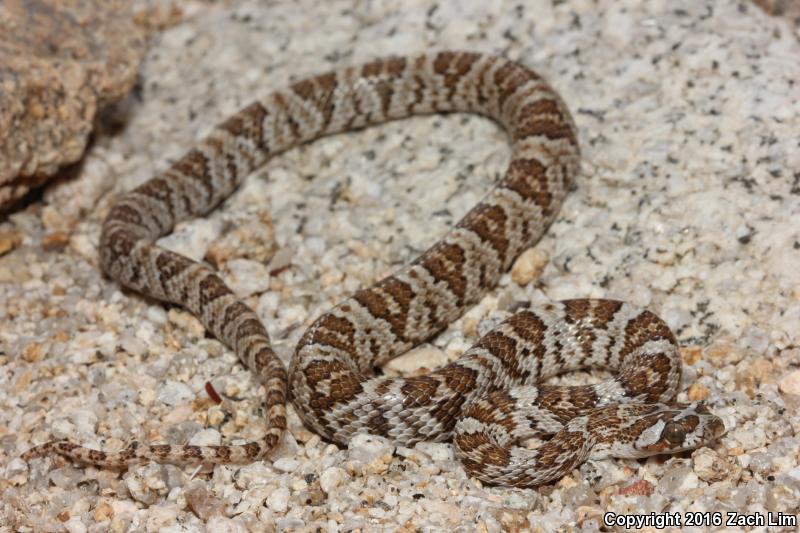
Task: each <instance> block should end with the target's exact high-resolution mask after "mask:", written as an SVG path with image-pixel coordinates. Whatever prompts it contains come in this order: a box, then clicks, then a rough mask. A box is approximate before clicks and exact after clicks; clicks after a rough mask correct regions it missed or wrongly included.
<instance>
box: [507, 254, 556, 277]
mask: <svg viewBox="0 0 800 533" xmlns="http://www.w3.org/2000/svg"><path fill="white" fill-rule="evenodd" d="M547 259H548V258H547V254H545V253H544V252H543V251H542V250H540V249H538V248H528V249H527V250H525V251H524V252H522V254H521V255H520V256H519V257H518V258H517V260H516V261H515V262H514V266H512V267H511V279H512V281H513V282H514V283H516V284H517V285H520V286H524V285H527V284H528V283H530V282H531V281H533V280H535V279H536V278H538V277H539V276H540V275H541V273H542V270H544V266H545V265H546V264H547Z"/></svg>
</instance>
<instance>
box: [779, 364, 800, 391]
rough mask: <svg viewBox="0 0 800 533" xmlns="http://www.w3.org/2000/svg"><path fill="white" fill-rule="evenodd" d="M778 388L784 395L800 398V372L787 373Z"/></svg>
mask: <svg viewBox="0 0 800 533" xmlns="http://www.w3.org/2000/svg"><path fill="white" fill-rule="evenodd" d="M778 388H779V389H780V391H781V392H783V393H784V394H794V395H797V396H800V370H794V371H792V372H788V373H786V374H785V375H784V376H783V377H781V379H780V381H779V382H778Z"/></svg>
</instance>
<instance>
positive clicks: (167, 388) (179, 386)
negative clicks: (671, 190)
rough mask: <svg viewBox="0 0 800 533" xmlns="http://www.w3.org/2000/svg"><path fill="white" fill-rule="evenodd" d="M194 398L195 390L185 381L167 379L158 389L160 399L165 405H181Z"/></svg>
mask: <svg viewBox="0 0 800 533" xmlns="http://www.w3.org/2000/svg"><path fill="white" fill-rule="evenodd" d="M192 398H194V392H192V389H191V388H190V387H189V386H188V385H186V384H185V383H181V382H179V381H173V380H171V379H170V380H167V382H166V383H164V385H162V386H161V387H160V388H159V390H158V400H159V401H160V402H161V403H163V404H165V405H179V404H182V403H184V402H187V401H189V400H191V399H192Z"/></svg>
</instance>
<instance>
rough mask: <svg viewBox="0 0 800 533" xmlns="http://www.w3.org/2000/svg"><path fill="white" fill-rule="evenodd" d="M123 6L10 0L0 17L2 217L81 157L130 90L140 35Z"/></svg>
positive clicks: (111, 1)
mask: <svg viewBox="0 0 800 533" xmlns="http://www.w3.org/2000/svg"><path fill="white" fill-rule="evenodd" d="M129 6H130V4H129V3H128V2H125V1H124V0H89V1H83V0H8V1H7V2H4V3H3V16H2V17H0V49H1V50H3V53H2V55H0V72H2V74H0V210H4V209H7V208H8V207H9V206H10V205H11V204H12V203H13V202H14V201H15V200H17V199H18V198H20V197H22V196H23V195H24V194H26V193H27V192H28V191H29V190H31V189H32V188H34V187H37V186H39V185H40V184H42V183H43V182H45V181H46V180H47V179H48V178H49V177H51V176H52V175H53V174H55V173H56V171H58V169H59V168H60V167H61V166H63V165H68V164H70V163H74V162H75V161H77V160H78V159H80V158H81V156H82V155H83V152H84V149H85V148H86V143H87V140H88V137H89V133H90V132H91V130H92V124H93V121H94V118H95V115H96V114H97V110H98V109H99V108H100V107H102V106H103V105H106V104H108V103H110V102H113V101H115V100H118V99H120V98H121V97H123V96H124V95H125V94H127V93H128V91H129V90H130V89H131V87H132V86H133V83H134V81H135V80H136V75H137V72H138V67H139V62H140V61H141V59H142V56H143V55H144V51H145V42H144V36H143V32H142V30H141V29H139V28H137V27H136V26H135V25H134V23H133V19H132V14H131V12H130V7H129Z"/></svg>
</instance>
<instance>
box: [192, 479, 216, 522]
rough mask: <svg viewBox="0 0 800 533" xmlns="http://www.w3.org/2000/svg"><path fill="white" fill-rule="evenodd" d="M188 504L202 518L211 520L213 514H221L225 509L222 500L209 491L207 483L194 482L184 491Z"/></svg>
mask: <svg viewBox="0 0 800 533" xmlns="http://www.w3.org/2000/svg"><path fill="white" fill-rule="evenodd" d="M183 497H184V498H185V499H186V505H187V506H188V507H189V509H191V511H192V512H193V513H194V514H195V515H197V518H199V519H201V520H209V519H210V518H211V517H212V516H221V515H222V514H223V510H224V509H225V504H224V502H223V501H222V500H220V499H219V498H217V497H216V496H214V495H213V494H211V493H210V492H208V489H207V488H206V485H205V483H203V482H198V481H195V482H192V483H191V484H190V485H189V486H188V487H186V489H185V490H184V491H183Z"/></svg>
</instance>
